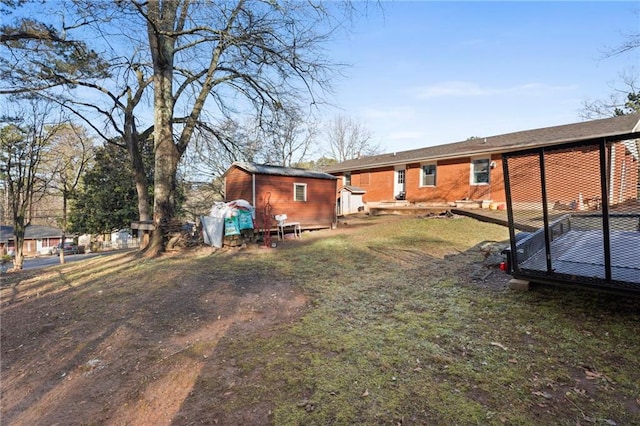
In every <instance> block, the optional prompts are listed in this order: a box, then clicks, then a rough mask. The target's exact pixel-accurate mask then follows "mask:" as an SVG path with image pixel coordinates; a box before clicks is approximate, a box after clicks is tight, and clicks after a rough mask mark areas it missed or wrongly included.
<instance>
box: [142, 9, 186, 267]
mask: <svg viewBox="0 0 640 426" xmlns="http://www.w3.org/2000/svg"><path fill="white" fill-rule="evenodd" d="M147 7H148V12H149V24H148V26H147V33H148V35H149V47H150V49H151V57H152V59H153V108H154V119H153V125H154V129H153V136H154V147H155V171H154V206H153V224H154V225H155V229H154V231H153V234H152V237H151V242H150V244H149V246H148V248H147V253H148V254H149V255H151V256H154V255H156V254H159V253H160V252H162V251H164V248H165V242H166V237H167V228H168V224H169V223H170V222H171V220H172V219H173V216H174V214H175V199H176V196H175V195H176V192H175V191H176V173H177V170H178V162H179V160H180V153H179V151H178V150H177V148H176V145H175V144H174V142H173V107H174V105H173V55H174V52H175V38H173V37H171V36H169V35H167V34H170V33H171V31H172V30H173V23H174V22H175V17H176V13H177V8H178V5H177V2H170V1H167V2H163V3H159V2H149V3H148V5H147Z"/></svg>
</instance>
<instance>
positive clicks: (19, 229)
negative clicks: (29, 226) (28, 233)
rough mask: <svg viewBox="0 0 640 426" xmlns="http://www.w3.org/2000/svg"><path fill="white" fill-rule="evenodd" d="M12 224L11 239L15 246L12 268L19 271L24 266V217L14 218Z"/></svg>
mask: <svg viewBox="0 0 640 426" xmlns="http://www.w3.org/2000/svg"><path fill="white" fill-rule="evenodd" d="M13 224H14V228H13V239H14V241H15V244H16V246H15V251H16V256H15V258H14V259H13V268H14V269H16V270H18V271H21V270H22V266H23V265H24V231H25V225H24V216H14V218H13Z"/></svg>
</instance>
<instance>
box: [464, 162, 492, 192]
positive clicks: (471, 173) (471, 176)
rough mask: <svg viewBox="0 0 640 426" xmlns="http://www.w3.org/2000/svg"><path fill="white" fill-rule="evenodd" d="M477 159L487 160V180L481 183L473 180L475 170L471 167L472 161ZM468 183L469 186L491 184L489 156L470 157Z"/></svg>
mask: <svg viewBox="0 0 640 426" xmlns="http://www.w3.org/2000/svg"><path fill="white" fill-rule="evenodd" d="M479 160H487V162H488V163H489V171H488V173H489V182H481V183H477V182H474V181H473V180H474V177H475V171H474V169H473V162H474V161H479ZM469 185H471V186H485V185H491V157H472V158H471V161H470V162H469Z"/></svg>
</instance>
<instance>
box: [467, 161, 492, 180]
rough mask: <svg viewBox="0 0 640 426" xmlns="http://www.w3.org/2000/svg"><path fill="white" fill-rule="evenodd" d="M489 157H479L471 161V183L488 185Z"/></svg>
mask: <svg viewBox="0 0 640 426" xmlns="http://www.w3.org/2000/svg"><path fill="white" fill-rule="evenodd" d="M490 163H491V161H490V160H489V159H488V158H478V159H476V160H472V161H471V184H472V185H486V184H488V183H489V164H490Z"/></svg>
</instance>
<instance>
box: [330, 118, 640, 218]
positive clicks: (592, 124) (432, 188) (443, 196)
mask: <svg viewBox="0 0 640 426" xmlns="http://www.w3.org/2000/svg"><path fill="white" fill-rule="evenodd" d="M639 127H640V118H639V115H638V114H633V115H627V116H621V117H614V118H607V119H601V120H593V121H586V122H581V123H574V124H568V125H562V126H554V127H547V128H541V129H535V130H526V131H521V132H515V133H509V134H504V135H498V136H491V137H482V138H474V139H470V140H466V141H462V142H456V143H450V144H445V145H438V146H432V147H426V148H419V149H414V150H409V151H402V152H394V153H387V154H380V155H375V156H370V157H363V158H359V159H354V160H348V161H344V162H342V163H339V164H336V165H334V166H330V167H328V168H326V169H325V171H326V172H327V173H330V174H332V175H334V176H336V177H338V178H339V180H338V188H337V192H338V193H339V191H340V188H341V187H342V186H355V187H358V188H361V189H362V190H363V191H364V195H363V196H362V200H363V202H364V203H365V205H367V206H368V207H371V206H375V205H377V204H378V203H384V202H397V201H398V200H403V202H405V203H409V204H416V205H437V204H449V205H453V204H455V203H456V202H458V203H461V202H462V201H463V200H475V201H478V202H480V201H485V206H487V205H489V202H494V203H504V202H505V201H506V193H505V181H504V174H503V166H502V161H503V154H504V153H506V152H514V151H519V150H526V149H531V148H540V147H545V146H557V145H559V144H562V143H566V142H580V141H589V140H593V139H596V138H606V137H607V136H608V135H616V136H620V135H625V134H629V135H632V134H634V131H635V132H637V130H638V128H639ZM634 129H635V130H634ZM617 139H618V140H620V138H617ZM583 160H584V158H580V159H577V156H576V155H575V154H574V153H572V152H571V151H567V152H566V153H557V154H556V155H555V157H554V158H553V159H552V161H556V162H559V163H562V164H565V165H566V168H565V170H570V169H573V170H574V172H573V173H572V174H571V175H572V178H574V179H580V176H588V175H589V174H591V173H599V171H596V170H589V169H588V167H592V166H588V165H587V164H590V163H585V162H584V161H583ZM532 161H534V160H532ZM609 161H610V162H611V170H613V173H615V175H614V176H611V185H612V188H611V192H612V193H613V194H621V193H624V194H625V195H624V196H621V197H620V198H625V199H626V198H628V196H629V194H632V193H637V187H638V142H637V140H620V141H619V142H617V143H616V144H614V145H613V146H612V151H611V155H610V156H609ZM523 167H526V164H523ZM548 178H549V179H552V180H555V181H562V180H563V179H565V175H563V174H562V173H559V174H558V175H556V176H549V177H548ZM587 181H588V179H587V180H585V185H584V187H583V188H584V189H583V190H581V192H580V193H575V192H576V191H572V192H566V193H562V191H561V190H559V192H557V193H555V194H551V195H552V197H553V198H554V202H556V201H557V202H558V203H560V204H571V203H572V202H574V203H577V202H579V198H580V196H581V197H582V198H583V202H584V200H592V199H593V200H595V199H596V198H597V194H596V193H595V190H594V188H589V186H588V183H587ZM576 186H577V187H580V185H576ZM560 187H561V185H559V186H558V188H560ZM529 198H531V200H534V199H538V198H539V197H538V195H537V194H535V193H532V194H530V197H529ZM594 202H595V201H594Z"/></svg>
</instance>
